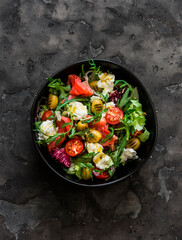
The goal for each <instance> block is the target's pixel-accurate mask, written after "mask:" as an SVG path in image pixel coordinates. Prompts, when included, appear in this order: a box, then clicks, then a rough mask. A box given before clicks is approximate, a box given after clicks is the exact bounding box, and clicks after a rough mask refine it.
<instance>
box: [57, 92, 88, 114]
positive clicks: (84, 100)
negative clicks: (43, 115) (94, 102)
mask: <svg viewBox="0 0 182 240" xmlns="http://www.w3.org/2000/svg"><path fill="white" fill-rule="evenodd" d="M74 101H78V102H88V101H90V99H89V98H88V97H80V96H78V97H75V98H72V99H70V100H68V98H65V101H64V103H61V102H59V104H58V106H57V108H56V111H59V110H60V109H61V108H63V107H64V106H66V105H68V104H69V103H70V102H74Z"/></svg>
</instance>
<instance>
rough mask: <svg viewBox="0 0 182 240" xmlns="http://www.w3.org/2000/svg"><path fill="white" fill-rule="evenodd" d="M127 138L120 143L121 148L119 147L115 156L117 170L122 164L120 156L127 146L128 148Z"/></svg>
mask: <svg viewBox="0 0 182 240" xmlns="http://www.w3.org/2000/svg"><path fill="white" fill-rule="evenodd" d="M126 139H127V136H126V135H125V136H124V137H123V138H122V140H121V142H120V143H119V146H118V147H117V150H116V151H115V152H114V156H113V161H114V166H115V168H117V167H118V166H119V164H120V162H121V160H120V156H121V153H122V152H123V150H124V148H125V146H126V142H127V140H126Z"/></svg>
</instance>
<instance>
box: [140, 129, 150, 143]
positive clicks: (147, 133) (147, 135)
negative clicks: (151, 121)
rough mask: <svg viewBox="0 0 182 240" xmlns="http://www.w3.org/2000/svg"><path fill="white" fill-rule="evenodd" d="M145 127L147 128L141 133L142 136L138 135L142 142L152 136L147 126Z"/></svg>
mask: <svg viewBox="0 0 182 240" xmlns="http://www.w3.org/2000/svg"><path fill="white" fill-rule="evenodd" d="M144 129H145V131H144V132H143V133H142V134H140V136H138V138H139V139H140V141H141V142H146V141H147V140H148V139H149V137H150V132H149V131H147V129H146V128H144Z"/></svg>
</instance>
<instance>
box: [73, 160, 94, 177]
mask: <svg viewBox="0 0 182 240" xmlns="http://www.w3.org/2000/svg"><path fill="white" fill-rule="evenodd" d="M83 168H86V169H88V171H89V174H90V176H91V178H92V179H93V175H92V172H91V170H90V168H93V165H92V164H91V163H82V162H80V163H78V164H75V174H76V176H77V177H78V178H79V179H83V174H82V169H83Z"/></svg>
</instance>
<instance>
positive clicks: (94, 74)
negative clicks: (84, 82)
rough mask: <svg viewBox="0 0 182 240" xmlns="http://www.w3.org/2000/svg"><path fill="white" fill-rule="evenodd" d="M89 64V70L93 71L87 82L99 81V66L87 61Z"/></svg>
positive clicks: (92, 61)
mask: <svg viewBox="0 0 182 240" xmlns="http://www.w3.org/2000/svg"><path fill="white" fill-rule="evenodd" d="M89 64H90V69H89V70H92V71H93V72H92V74H91V75H90V77H89V80H90V81H94V80H99V74H100V73H101V71H100V68H101V66H98V67H97V66H96V64H95V62H94V60H93V59H91V60H90V61H89Z"/></svg>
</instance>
